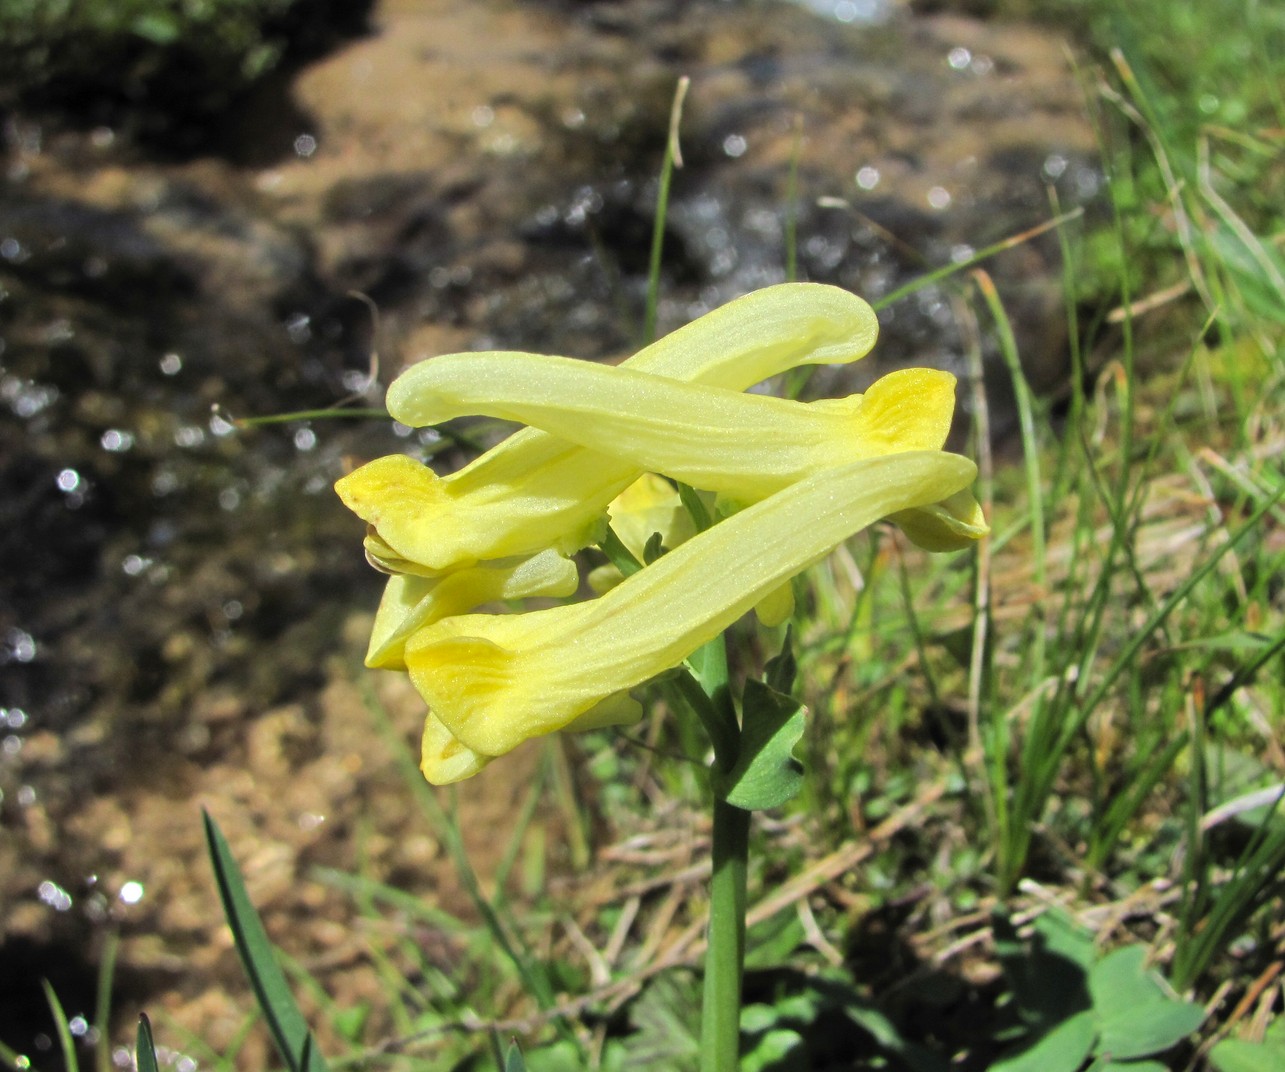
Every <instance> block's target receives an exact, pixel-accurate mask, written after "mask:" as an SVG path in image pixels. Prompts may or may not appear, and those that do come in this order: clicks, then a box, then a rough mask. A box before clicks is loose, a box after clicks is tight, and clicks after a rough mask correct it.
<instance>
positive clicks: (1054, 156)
mask: <svg viewBox="0 0 1285 1072" xmlns="http://www.w3.org/2000/svg"><path fill="white" fill-rule="evenodd" d="M1066 165H1067V159H1066V157H1065V156H1063V155H1062V154H1061V153H1050V154H1049V155H1048V156H1047V157H1046V158H1045V160H1044V177H1045V178H1048V179H1060V178H1061V177H1062V175H1063V174H1064V173H1065V172H1066Z"/></svg>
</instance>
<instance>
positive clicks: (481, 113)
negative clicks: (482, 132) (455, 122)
mask: <svg viewBox="0 0 1285 1072" xmlns="http://www.w3.org/2000/svg"><path fill="white" fill-rule="evenodd" d="M472 118H473V125H474V126H475V127H478V128H479V129H485V128H486V127H489V126H490V125H491V124H492V123H494V122H495V109H494V108H492V107H491V106H490V105H489V104H479V105H478V106H477V107H476V108H474V109H473V116H472Z"/></svg>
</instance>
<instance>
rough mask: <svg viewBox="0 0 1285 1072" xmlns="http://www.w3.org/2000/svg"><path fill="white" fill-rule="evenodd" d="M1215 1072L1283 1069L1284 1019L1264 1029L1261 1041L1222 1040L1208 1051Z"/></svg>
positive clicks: (1268, 1071) (1284, 1060)
mask: <svg viewBox="0 0 1285 1072" xmlns="http://www.w3.org/2000/svg"><path fill="white" fill-rule="evenodd" d="M1209 1063H1210V1064H1211V1065H1213V1066H1214V1068H1216V1069H1217V1070H1218V1072H1279V1070H1280V1069H1282V1068H1285V1020H1277V1021H1276V1023H1274V1024H1272V1026H1271V1027H1269V1028H1268V1029H1267V1035H1266V1037H1264V1039H1263V1041H1262V1042H1246V1041H1245V1040H1244V1039H1224V1040H1223V1041H1222V1042H1220V1043H1218V1045H1217V1046H1215V1047H1214V1048H1213V1049H1212V1050H1210V1051H1209Z"/></svg>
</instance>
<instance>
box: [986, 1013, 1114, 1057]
mask: <svg viewBox="0 0 1285 1072" xmlns="http://www.w3.org/2000/svg"><path fill="white" fill-rule="evenodd" d="M1097 1033H1098V1029H1097V1023H1096V1017H1095V1016H1094V1015H1093V1013H1092V1012H1091V1011H1089V1010H1085V1011H1084V1012H1079V1013H1076V1014H1075V1015H1074V1016H1072V1017H1071V1018H1070V1019H1069V1020H1063V1021H1062V1022H1061V1023H1060V1024H1058V1025H1057V1026H1056V1027H1055V1028H1053V1030H1052V1031H1050V1032H1048V1034H1046V1035H1044V1037H1043V1038H1041V1039H1039V1040H1038V1041H1037V1042H1035V1043H1034V1044H1033V1045H1031V1046H1028V1047H1027V1048H1026V1049H1024V1050H1023V1051H1022V1052H1021V1053H1018V1054H1015V1055H1014V1056H1012V1057H1009V1058H1006V1059H1005V1060H1002V1061H999V1062H997V1063H996V1064H993V1065H991V1067H990V1072H1076V1070H1077V1069H1079V1068H1080V1067H1081V1066H1083V1064H1084V1062H1085V1060H1086V1059H1087V1058H1088V1056H1089V1054H1090V1053H1091V1052H1092V1051H1093V1042H1094V1039H1096V1038H1097Z"/></svg>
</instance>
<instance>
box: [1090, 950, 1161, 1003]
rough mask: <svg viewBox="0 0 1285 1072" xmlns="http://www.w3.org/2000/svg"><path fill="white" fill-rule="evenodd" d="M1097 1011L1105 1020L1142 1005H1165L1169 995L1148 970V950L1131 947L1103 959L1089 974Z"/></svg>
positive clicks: (1091, 991)
mask: <svg viewBox="0 0 1285 1072" xmlns="http://www.w3.org/2000/svg"><path fill="white" fill-rule="evenodd" d="M1089 993H1090V994H1091V995H1092V996H1093V1007H1094V1008H1095V1009H1097V1010H1098V1012H1099V1013H1100V1014H1101V1015H1103V1016H1104V1017H1110V1016H1111V1015H1112V1014H1114V1013H1116V1012H1118V1011H1129V1010H1132V1009H1134V1008H1136V1007H1137V1006H1138V1005H1142V1004H1147V1003H1152V1002H1159V1001H1165V1000H1167V999H1168V996H1169V995H1168V994H1167V993H1166V992H1165V990H1164V989H1163V988H1162V987H1161V985H1160V982H1159V980H1158V979H1157V978H1156V977H1155V975H1154V974H1153V973H1152V972H1150V971H1149V970H1148V969H1147V947H1146V946H1143V945H1128V946H1125V947H1124V948H1123V949H1117V950H1114V951H1113V952H1111V953H1108V954H1107V955H1106V956H1105V957H1103V958H1102V959H1101V960H1100V961H1098V963H1097V964H1095V965H1093V967H1092V969H1090V971H1089Z"/></svg>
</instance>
